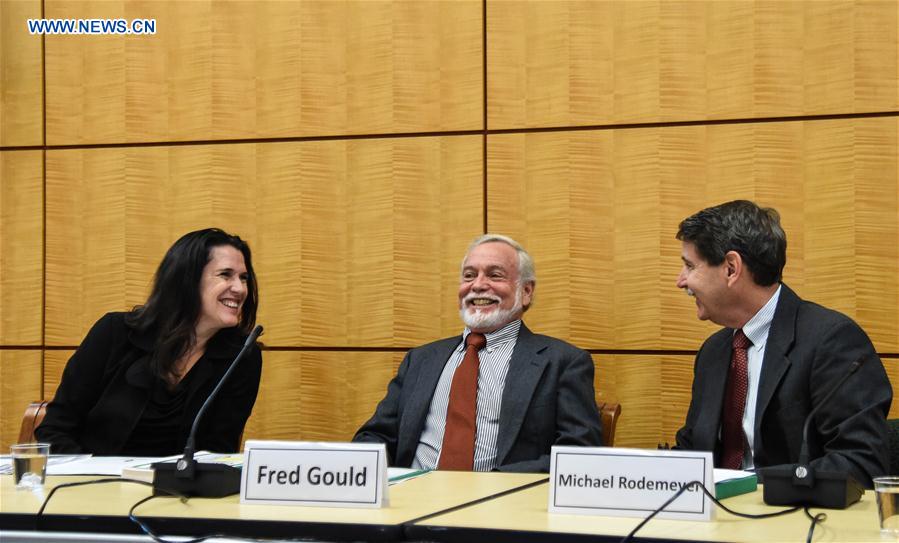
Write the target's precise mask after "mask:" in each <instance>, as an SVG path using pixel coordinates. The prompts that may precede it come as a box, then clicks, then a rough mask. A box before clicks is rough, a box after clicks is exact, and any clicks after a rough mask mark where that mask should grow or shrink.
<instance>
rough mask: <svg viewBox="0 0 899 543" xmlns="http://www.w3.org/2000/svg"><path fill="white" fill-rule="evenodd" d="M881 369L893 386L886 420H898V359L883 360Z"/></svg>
mask: <svg viewBox="0 0 899 543" xmlns="http://www.w3.org/2000/svg"><path fill="white" fill-rule="evenodd" d="M883 367H884V368H885V369H886V370H887V376H888V377H889V378H890V383H892V384H893V403H892V404H891V405H890V414H889V416H888V417H887V418H890V419H899V400H897V398H899V358H884V359H883Z"/></svg>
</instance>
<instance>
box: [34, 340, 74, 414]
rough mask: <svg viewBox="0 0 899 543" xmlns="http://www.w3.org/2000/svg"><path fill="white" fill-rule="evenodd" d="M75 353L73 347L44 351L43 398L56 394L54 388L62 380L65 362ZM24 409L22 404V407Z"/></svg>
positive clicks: (48, 398) (51, 397)
mask: <svg viewBox="0 0 899 543" xmlns="http://www.w3.org/2000/svg"><path fill="white" fill-rule="evenodd" d="M73 354H75V349H58V350H57V349H53V350H45V351H44V378H43V394H44V399H46V400H52V399H53V397H54V396H56V389H57V388H58V387H59V382H60V381H61V380H62V371H63V370H64V369H65V368H66V362H68V361H69V358H71V356H72V355H73ZM22 409H24V406H23V407H22Z"/></svg>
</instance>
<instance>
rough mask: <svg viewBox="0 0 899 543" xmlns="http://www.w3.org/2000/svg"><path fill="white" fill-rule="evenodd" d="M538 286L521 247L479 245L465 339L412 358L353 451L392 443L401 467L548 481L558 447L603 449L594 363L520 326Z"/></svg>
mask: <svg viewBox="0 0 899 543" xmlns="http://www.w3.org/2000/svg"><path fill="white" fill-rule="evenodd" d="M535 285H536V276H535V274H534V265H533V261H532V260H531V257H530V255H528V253H527V252H526V251H525V250H524V249H523V248H522V247H521V245H519V244H518V243H516V242H515V241H514V240H512V239H510V238H508V237H505V236H499V235H490V234H488V235H485V236H481V237H480V238H478V239H476V240H475V241H474V242H473V243H472V244H471V246H470V247H469V249H468V253H467V254H466V256H465V258H464V260H463V261H462V276H461V281H460V285H459V311H460V315H461V317H462V320H463V322H464V323H465V330H464V331H463V332H462V335H461V336H455V337H451V338H448V339H443V340H440V341H436V342H434V343H430V344H428V345H425V346H423V347H418V348H416V349H412V350H411V351H409V353H407V354H406V357H405V359H404V360H403V362H402V364H401V365H400V368H399V371H398V372H397V375H396V377H394V378H393V380H392V381H391V382H390V384H389V385H388V387H387V396H386V397H385V398H384V399H383V400H382V401H381V403H380V404H378V407H377V409H376V410H375V413H374V415H373V416H372V418H371V419H370V420H369V421H368V422H366V423H365V424H364V425H363V426H362V427H361V428H360V429H359V431H358V432H357V433H356V436H355V437H354V438H353V441H362V442H375V443H385V444H386V445H387V452H388V455H389V456H390V459H391V465H394V466H402V467H415V468H423V469H435V468H438V469H454V470H475V471H490V470H501V471H519V472H539V471H548V470H549V453H550V448H551V447H552V446H553V445H594V446H595V445H600V444H601V439H602V438H601V431H600V430H601V427H600V425H601V423H600V419H599V413H598V411H597V409H596V403H595V399H594V389H593V360H592V359H591V357H590V354H589V353H587V352H585V351H582V350H580V349H578V348H576V347H573V346H572V345H569V344H567V343H565V342H563V341H560V340H558V339H553V338H550V337H547V336H541V335H537V334H533V333H531V331H530V330H528V329H527V327H526V326H525V325H524V323H522V321H521V317H522V314H523V313H524V312H525V311H526V310H527V309H528V307H529V306H530V305H531V301H532V298H533V295H534V287H535ZM483 340H486V346H485V345H484V344H483Z"/></svg>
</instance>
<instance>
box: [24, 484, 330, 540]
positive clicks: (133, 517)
mask: <svg viewBox="0 0 899 543" xmlns="http://www.w3.org/2000/svg"><path fill="white" fill-rule="evenodd" d="M103 483H134V484H138V485H143V486H148V487H151V488H154V487H153V483H150V482H147V481H141V480H139V479H126V478H122V477H108V478H104V479H92V480H90V481H75V482H72V483H61V484H58V485H56V486H55V487H53V488H52V489H50V492H49V493H48V494H47V497H46V498H44V501H43V503H41V507H40V509H38V510H37V513H35V521H34V525H35V530H36V531H40V522H41V518H42V516H43V514H44V510H45V509H46V508H47V504H49V503H50V498H52V497H53V495H54V494H56V491H57V490H59V489H61V488H71V487H76V486H89V485H96V484H103ZM154 490H157V491H160V492H163V493H165V494H168V495H169V496H171V497H175V498H178V499H179V500H180V501H181V503H187V501H188V500H189V499H190V498H189V497H188V496H185V495H184V494H182V493H180V492H177V491H174V490H170V489H166V488H161V487H155V488H154ZM161 497H164V496H157V495H154V494H151V495H149V496H147V497H146V498H142V499H140V500H138V501H137V503H135V504H134V505H132V506H131V509H129V510H128V519H129V520H130V521H131V522H133V523H134V524H136V525H137V527H138V528H140V530H141V532H143V533H144V534H145V535H146V536H147V537H149V538H150V539H152V540H153V541H155V542H156V543H202V542H203V541H207V540H209V539H229V540H232V541H233V540H238V541H248V542H252V543H270V542H273V541H297V542H300V541H313V540H314V541H321V539H312V538H287V539H285V538H283V537H279V538H277V539H262V538H252V537H240V536H234V535H228V534H223V533H218V534H209V535H204V536H200V537H195V538H192V539H178V540H171V539H165V538H163V537H162V536H160V535H159V534H157V533H156V532H155V531H154V530H153V529H151V528H150V527H149V526H147V524H146V523H145V522H144V521H143V520H141V519H140V518H139V517H138V516H137V515H135V514H134V511H135V510H136V509H137V508H138V507H140V506H141V505H143V504H145V503H147V502H148V501H150V500H152V499H154V498H161Z"/></svg>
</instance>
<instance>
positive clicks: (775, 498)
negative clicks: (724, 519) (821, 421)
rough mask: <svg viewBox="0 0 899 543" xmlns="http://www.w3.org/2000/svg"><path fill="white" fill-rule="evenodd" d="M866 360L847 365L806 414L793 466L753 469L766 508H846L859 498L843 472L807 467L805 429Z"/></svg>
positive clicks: (861, 490) (860, 490)
mask: <svg viewBox="0 0 899 543" xmlns="http://www.w3.org/2000/svg"><path fill="white" fill-rule="evenodd" d="M864 361H865V359H864V358H860V359H858V360H856V361H855V362H853V363H852V364H850V365H849V370H848V371H847V372H846V374H845V375H843V377H842V378H841V379H840V380H839V381H837V384H835V385H834V386H833V388H831V389H830V391H828V393H827V394H825V395H824V398H823V399H822V400H821V401H820V402H818V405H817V406H815V408H814V409H812V410H811V412H809V414H808V416H807V417H806V418H805V424H804V425H803V427H802V445H801V447H800V449H799V461H798V462H797V463H796V464H793V465H789V464H782V465H778V466H768V467H765V468H759V469H758V470H756V471H757V472H758V473H759V475H761V476H762V485H763V486H764V499H765V503H766V504H768V505H804V506H816V507H826V508H830V509H845V508H847V507H849V506H850V505H852V504H853V503H855V502H857V501H858V500H860V499H861V497H862V494H864V493H865V490H864V488H863V487H862V485H861V484H859V482H858V481H856V480H855V478H854V477H852V476H851V475H849V474H848V473H845V472H839V471H829V470H815V469H814V468H813V467H812V466H811V465H809V452H808V428H809V425H810V424H811V422H812V419H813V418H814V416H815V414H816V413H817V412H818V411H819V410H820V409H821V407H822V406H824V405H826V404H827V402H828V401H829V400H830V398H831V397H832V396H833V395H834V394H836V392H837V390H839V389H840V388H841V387H842V386H843V383H845V382H846V380H847V379H849V377H851V376H852V374H853V373H855V372H857V371H858V369H859V368H860V367H861V366H862V364H863V363H864Z"/></svg>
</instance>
